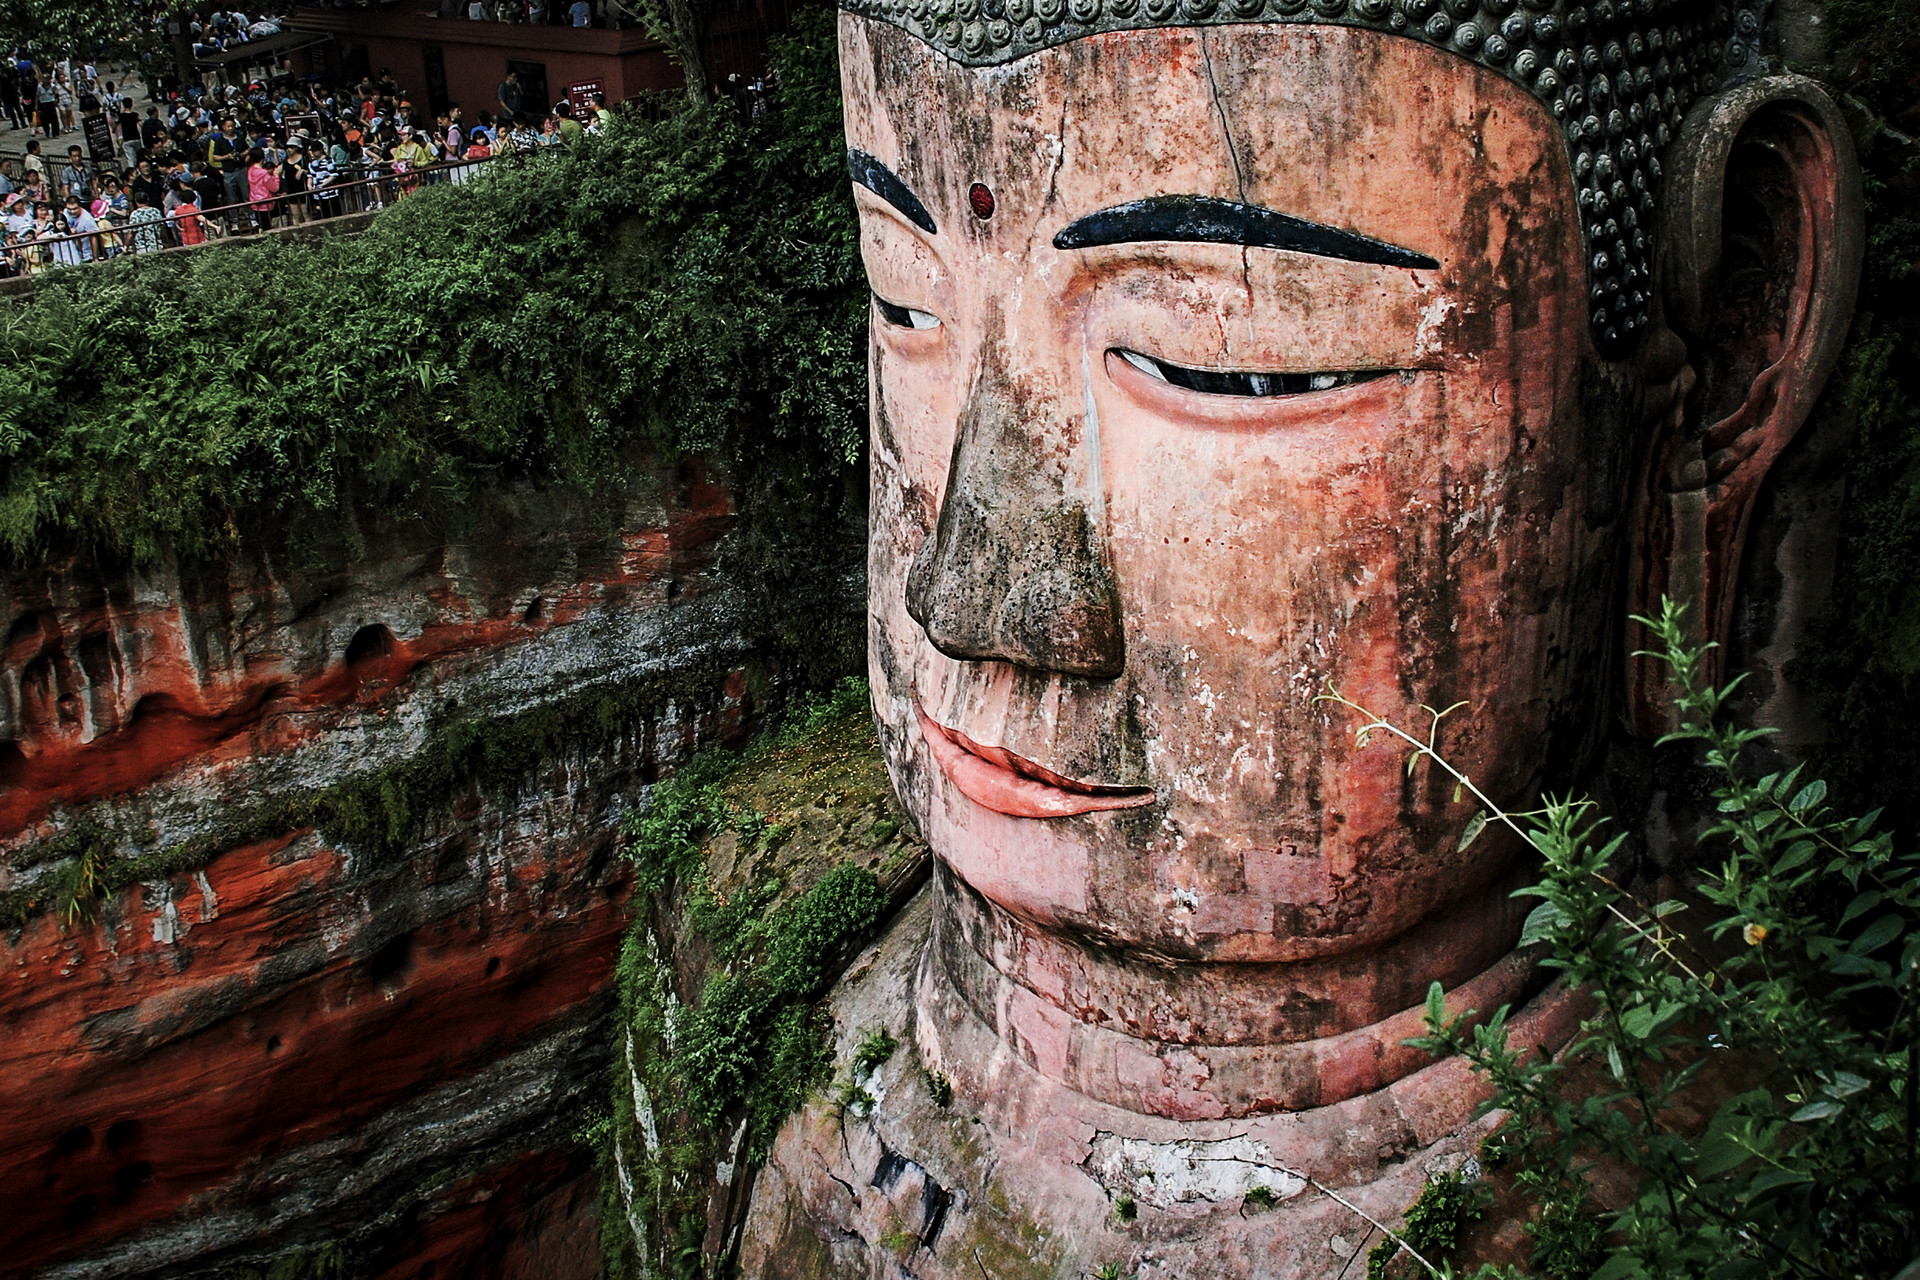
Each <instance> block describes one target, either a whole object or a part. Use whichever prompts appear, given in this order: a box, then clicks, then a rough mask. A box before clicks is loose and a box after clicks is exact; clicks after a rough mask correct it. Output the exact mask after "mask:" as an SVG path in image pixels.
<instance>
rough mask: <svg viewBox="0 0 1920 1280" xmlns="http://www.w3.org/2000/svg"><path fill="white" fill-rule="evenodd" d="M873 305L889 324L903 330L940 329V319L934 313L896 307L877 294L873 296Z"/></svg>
mask: <svg viewBox="0 0 1920 1280" xmlns="http://www.w3.org/2000/svg"><path fill="white" fill-rule="evenodd" d="M873 305H874V306H876V307H878V308H880V315H881V317H882V318H883V319H884V320H886V322H887V323H888V324H891V325H898V326H899V327H900V328H902V329H938V328H939V327H940V317H939V316H936V315H934V314H933V313H932V312H930V311H915V310H914V309H913V308H912V307H900V306H895V305H894V304H893V303H891V302H888V301H887V300H886V299H885V298H883V297H881V296H880V295H879V294H877V293H876V294H874V295H873Z"/></svg>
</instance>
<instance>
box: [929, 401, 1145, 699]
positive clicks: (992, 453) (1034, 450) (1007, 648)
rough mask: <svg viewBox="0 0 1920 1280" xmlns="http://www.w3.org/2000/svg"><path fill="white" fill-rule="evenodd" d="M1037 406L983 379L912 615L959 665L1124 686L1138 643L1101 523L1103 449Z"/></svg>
mask: <svg viewBox="0 0 1920 1280" xmlns="http://www.w3.org/2000/svg"><path fill="white" fill-rule="evenodd" d="M1036 408H1038V406H1037V403H1036V400H1035V398H1034V397H1032V396H1030V395H1025V394H1022V393H1021V391H1020V389H1019V388H1017V387H1015V386H1013V385H1011V384H1010V383H1009V382H1008V380H1007V379H1005V378H1004V377H1002V376H994V375H983V376H982V378H981V380H980V383H979V385H978V386H977V387H976V388H975V392H974V394H973V396H972V397H971V399H970V400H969V402H968V404H967V406H966V408H965V410H963V412H962V414H961V418H960V423H959V431H958V433H957V435H956V437H955V440H954V447H953V462H952V465H951V466H950V467H949V469H948V472H947V491H946V495H945V497H944V498H943V500H942V501H941V504H940V517H939V520H938V522H937V523H936V526H935V528H934V531H933V533H932V534H931V535H930V536H929V537H928V538H927V540H926V541H925V542H924V543H923V544H921V547H920V550H919V552H918V554H916V555H915V556H914V560H913V565H912V568H911V569H909V571H908V573H907V612H908V613H909V614H910V615H911V616H912V617H913V619H914V621H916V622H918V623H919V624H920V625H921V626H922V627H923V628H925V630H926V633H927V638H928V639H930V640H931V641H933V644H934V647H935V648H937V649H939V650H940V652H942V653H944V654H946V655H947V656H948V657H951V658H961V659H975V660H980V659H998V660H1000V661H1004V662H1011V663H1014V664H1016V665H1019V666H1022V667H1027V668H1029V669H1032V670H1035V671H1049V672H1060V673H1062V674H1065V675H1075V676H1089V677H1093V678H1096V679H1112V678H1114V677H1116V676H1118V675H1119V674H1120V673H1121V671H1122V670H1123V669H1124V667H1125V665H1126V641H1125V638H1124V636H1123V634H1122V631H1121V624H1120V593H1119V591H1118V590H1117V589H1116V588H1115V586H1114V581H1113V574H1112V572H1111V571H1110V570H1109V569H1108V568H1107V557H1106V554H1105V548H1104V547H1103V545H1102V539H1101V534H1100V528H1099V523H1098V521H1097V519H1096V516H1095V512H1096V511H1097V510H1098V503H1099V496H1098V493H1097V490H1096V489H1095V488H1094V484H1093V482H1092V480H1091V477H1093V476H1095V475H1097V464H1096V462H1095V460H1094V459H1093V458H1091V457H1090V456H1088V454H1089V453H1090V451H1091V450H1092V449H1093V448H1094V447H1096V446H1095V444H1094V443H1093V442H1091V441H1090V440H1088V439H1087V436H1088V432H1087V431H1086V426H1085V423H1084V422H1083V421H1079V420H1062V415H1059V414H1058V413H1057V412H1056V413H1047V412H1046V411H1045V409H1040V410H1039V411H1038V412H1037V413H1036V412H1035V409H1036ZM1036 418H1038V419H1041V420H1040V421H1036ZM1045 419H1052V421H1046V420H1045ZM1090 508H1092V509H1091V510H1090Z"/></svg>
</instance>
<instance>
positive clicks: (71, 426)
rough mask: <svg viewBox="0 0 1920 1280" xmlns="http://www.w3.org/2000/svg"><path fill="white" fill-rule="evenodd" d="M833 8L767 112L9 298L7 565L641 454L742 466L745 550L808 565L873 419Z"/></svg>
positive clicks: (246, 532) (683, 117)
mask: <svg viewBox="0 0 1920 1280" xmlns="http://www.w3.org/2000/svg"><path fill="white" fill-rule="evenodd" d="M832 19H833V15H832V13H831V11H824V12H815V13H810V14H808V15H806V16H805V17H803V18H802V19H801V20H800V22H799V23H798V28H797V30H798V34H797V36H796V37H795V38H794V39H792V40H789V41H776V43H775V48H774V50H773V55H772V56H773V60H774V63H775V65H776V67H777V70H778V73H779V74H778V83H777V88H776V89H775V90H774V91H773V100H772V110H771V111H770V112H769V113H768V114H767V116H766V117H765V118H764V120H763V121H761V122H758V123H742V122H741V121H739V120H738V119H737V118H736V116H735V113H732V112H726V111H713V112H706V113H692V112H683V113H680V114H676V115H671V116H668V117H667V118H665V119H663V120H659V121H648V120H646V119H644V118H642V116H641V115H640V114H639V113H637V112H636V113H625V114H621V115H619V116H617V117H616V120H615V123H614V125H613V126H612V127H611V128H610V129H609V130H608V131H607V133H606V134H605V135H604V136H602V137H588V138H586V139H584V140H583V141H582V142H581V143H580V144H578V145H577V146H576V147H575V148H574V149H572V150H571V151H570V152H569V153H567V154H564V155H561V154H552V153H545V154H540V155H537V156H533V157H530V158H528V159H526V160H525V161H524V162H523V163H518V164H514V163H503V164H501V165H499V166H497V167H496V168H494V169H490V171H489V173H488V174H487V175H486V176H485V177H484V178H482V179H479V180H476V181H474V182H471V183H466V184H462V185H458V186H455V185H452V184H444V185H437V186H428V187H425V188H423V189H421V190H420V191H418V192H417V193H415V194H413V195H409V196H407V197H406V198H405V199H403V200H401V201H399V202H398V203H397V204H395V205H394V206H393V207H392V208H390V209H389V210H387V211H386V212H385V213H383V214H381V215H380V216H379V217H378V218H376V219H374V220H373V222H372V223H371V224H370V225H369V227H368V228H367V229H366V231H365V232H364V233H362V234H360V235H357V236H351V237H340V236H337V237H326V238H322V239H318V240H310V241H305V242H301V243H280V242H268V243H255V244H247V245H235V246H217V247H213V248H207V249H202V250H196V251H194V252H192V253H178V254H159V255H154V256H151V257H129V258H123V259H121V260H118V261H116V262H115V263H113V264H110V265H104V266H97V267H89V268H86V269H80V270H73V271H67V272H61V273H55V274H52V275H49V276H47V277H46V278H45V280H44V281H43V282H42V283H41V284H40V285H39V286H38V287H37V288H36V289H35V290H34V291H33V292H32V293H31V294H29V295H26V296H24V297H22V298H20V299H17V300H12V301H6V302H0V556H5V557H6V558H8V559H11V560H13V561H15V562H20V563H24V562H27V561H30V560H31V559H33V558H35V557H37V556H40V555H43V554H45V553H47V552H48V551H49V550H51V549H54V548H56V547H58V546H60V545H66V544H79V543H91V544H96V545H99V546H101V547H105V548H108V549H110V550H113V551H116V552H121V553H128V554H131V555H133V556H135V557H138V558H146V557H152V556H155V555H158V554H160V553H161V552H162V551H164V550H165V549H168V548H172V549H174V550H177V551H181V552H189V553H190V552H196V551H209V550H214V549H217V548H219V547H221V546H223V545H226V544H228V543H230V542H233V541H235V540H237V539H239V538H242V537H247V536H252V535H253V534H255V533H257V532H259V531H260V530H261V529H262V528H269V527H274V526H276V525H279V524H284V523H287V522H292V523H295V524H298V523H299V522H300V521H302V520H306V521H309V522H312V523H314V524H316V525H317V526H322V527H325V528H328V529H331V528H332V527H334V526H335V525H337V524H339V523H340V516H341V514H342V513H345V512H348V511H350V510H351V509H352V508H353V507H354V506H355V505H356V504H359V503H369V504H372V505H374V506H376V507H378V508H379V509H380V510H382V511H386V512H391V513H393V514H396V515H400V516H411V515H421V516H431V517H434V518H439V519H445V520H457V519H458V518H459V517H460V514H461V511H462V507H463V497H464V495H466V494H467V493H468V492H470V491H472V490H473V489H474V488H475V487H477V486H481V485H486V484H492V483H495V482H497V481H499V480H501V479H509V478H514V477H526V478H530V479H533V480H535V481H556V482H564V483H567V484H571V485H577V486H579V487H581V488H584V489H588V490H605V489H607V488H608V487H609V484H610V481H611V480H613V479H614V478H616V477H618V476H620V475H621V474H622V473H623V472H624V470H625V468H626V467H627V466H628V465H630V462H629V460H630V459H631V457H632V456H633V455H634V454H635V452H636V451H637V450H643V449H647V448H660V449H666V450H669V451H686V452H694V453H705V454H712V455H715V456H718V457H721V458H724V459H725V460H726V461H727V462H728V463H729V464H730V465H731V466H732V467H733V468H735V469H736V471H737V472H739V474H740V476H741V478H743V479H748V478H751V480H752V482H751V483H743V484H741V485H738V486H737V487H738V488H739V489H740V491H741V492H742V493H743V494H746V495H748V496H747V497H746V498H745V499H743V501H744V502H745V503H746V504H747V506H748V507H749V508H754V507H755V506H756V504H758V506H759V507H765V508H767V509H768V511H771V512H777V514H778V516H779V518H778V519H768V520H763V521H760V522H759V523H758V525H757V528H758V529H759V530H760V536H761V537H762V538H763V539H764V540H765V541H766V543H767V546H766V548H763V550H765V551H766V552H767V554H768V555H770V556H772V557H774V558H775V559H780V558H781V557H782V556H784V558H785V559H786V560H787V561H789V562H793V563H800V562H802V561H803V560H804V557H803V556H802V555H800V554H799V553H797V552H793V551H791V550H789V551H786V552H782V551H781V548H782V547H783V546H785V545H786V543H785V542H783V541H782V540H783V539H787V540H791V539H793V538H796V537H803V536H804V535H806V534H808V533H809V532H818V529H819V528H825V527H828V526H829V525H831V524H832V523H833V522H834V521H837V520H838V518H839V513H840V510H841V507H842V506H843V504H844V501H845V498H846V496H847V488H846V481H847V478H848V475H849V471H850V468H849V464H850V463H852V462H854V461H855V460H856V459H857V458H858V456H859V452H860V447H861V441H862V439H863V438H864V433H865V415H866V305H867V304H866V290H865V287H864V283H863V277H862V275H861V271H860V266H859V261H858V257H857V253H856V249H855V244H856V241H855V233H854V219H853V206H852V199H851V196H850V194H849V188H848V183H847V178H846V171H845V161H844V156H845V141H844V138H843V135H842V128H841V121H840V96H839V85H838V79H837V70H836V66H835V59H834V53H833V22H832ZM750 514H751V512H750ZM823 521H824V522H826V523H825V524H823V523H822V522H823Z"/></svg>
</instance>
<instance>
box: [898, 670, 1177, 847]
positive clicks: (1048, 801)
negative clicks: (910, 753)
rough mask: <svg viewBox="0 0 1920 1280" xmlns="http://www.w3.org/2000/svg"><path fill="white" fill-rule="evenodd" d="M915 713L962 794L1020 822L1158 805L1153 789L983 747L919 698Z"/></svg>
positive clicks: (938, 760)
mask: <svg viewBox="0 0 1920 1280" xmlns="http://www.w3.org/2000/svg"><path fill="white" fill-rule="evenodd" d="M913 713H914V715H916V716H918V717H919V718H920V734H921V736H922V737H924V738H925V739H926V740H927V749H928V750H929V751H931V752H933V759H934V762H935V763H936V764H938V765H939V766H940V772H942V773H944V774H946V775H947V779H948V780H949V781H950V782H952V783H953V785H954V786H956V787H958V788H959V789H960V794H961V795H963V796H965V797H966V798H967V799H969V800H971V801H973V802H974V803H975V804H977V805H979V806H980V807H981V808H983V809H991V810H993V811H994V812H995V813H1004V814H1007V815H1008V816H1010V817H1015V818H1070V817H1072V816H1073V815H1074V814H1077V813H1094V812H1096V811H1098V810H1101V809H1137V808H1139V807H1140V806H1142V805H1148V804H1152V803H1153V788H1151V787H1122V786H1115V785H1112V784H1110V783H1104V782H1077V781H1075V780H1074V779H1072V778H1063V777H1061V776H1060V775H1059V774H1057V773H1055V772H1053V770H1051V769H1048V768H1046V767H1044V766H1042V765H1038V764H1035V763H1034V762H1033V761H1031V760H1029V759H1027V758H1026V757H1024V756H1019V755H1015V754H1014V753H1013V752H1011V751H1008V750H1007V749H1006V748H1004V747H987V746H982V745H980V744H979V743H977V742H974V741H973V740H972V739H970V738H968V737H967V735H965V734H964V733H961V732H960V731H959V730H957V729H949V728H947V727H945V726H944V725H942V724H940V723H939V722H937V721H936V720H934V718H933V717H932V716H930V715H928V714H927V713H926V709H925V708H923V707H922V706H921V705H920V700H919V699H918V698H916V699H914V703H913Z"/></svg>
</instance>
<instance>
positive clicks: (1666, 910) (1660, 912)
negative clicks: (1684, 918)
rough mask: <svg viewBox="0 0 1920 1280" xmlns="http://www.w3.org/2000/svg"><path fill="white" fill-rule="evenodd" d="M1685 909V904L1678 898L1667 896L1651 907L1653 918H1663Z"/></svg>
mask: <svg viewBox="0 0 1920 1280" xmlns="http://www.w3.org/2000/svg"><path fill="white" fill-rule="evenodd" d="M1686 909H1687V904H1686V903H1684V902H1682V901H1680V900H1679V899H1678V898H1668V899H1667V900H1666V901H1665V902H1663V903H1661V904H1660V905H1659V906H1657V907H1655V908H1654V909H1653V918H1654V919H1655V920H1665V919H1666V918H1667V917H1668V916H1670V915H1673V914H1674V913H1675V912H1679V911H1685V910H1686Z"/></svg>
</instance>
